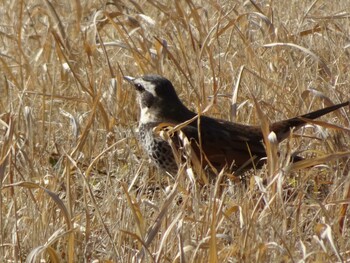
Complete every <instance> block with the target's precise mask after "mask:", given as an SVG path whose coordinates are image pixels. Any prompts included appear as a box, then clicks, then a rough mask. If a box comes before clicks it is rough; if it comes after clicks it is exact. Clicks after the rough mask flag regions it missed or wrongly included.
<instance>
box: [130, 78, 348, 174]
mask: <svg viewBox="0 0 350 263" xmlns="http://www.w3.org/2000/svg"><path fill="white" fill-rule="evenodd" d="M124 79H125V80H127V81H128V82H130V83H131V84H132V85H133V86H134V88H135V90H136V92H137V100H138V104H139V106H140V110H141V114H140V120H139V139H140V141H141V144H142V145H143V147H144V149H145V150H146V152H147V153H148V155H149V157H150V158H151V160H152V161H153V162H154V163H155V164H156V166H158V167H159V168H161V169H163V170H166V171H168V172H170V173H176V172H177V169H178V165H177V162H176V161H175V157H174V151H173V149H172V147H171V145H170V144H169V141H168V140H166V139H164V138H162V137H161V136H159V133H156V132H155V128H156V127H159V125H161V124H162V123H164V124H167V125H171V126H175V125H178V124H181V123H184V122H186V121H189V120H193V121H192V122H190V123H188V124H187V125H186V126H185V127H182V128H181V132H182V133H183V134H185V136H186V137H187V138H188V140H189V141H190V143H191V146H192V148H193V150H194V153H195V154H196V156H197V157H198V158H200V157H201V155H202V157H203V158H201V159H202V160H205V161H204V162H203V165H208V164H209V165H210V166H211V167H214V168H216V169H218V170H221V169H222V168H224V167H233V170H235V169H238V168H239V167H241V166H243V165H246V164H247V163H250V164H251V166H252V165H255V166H258V167H260V166H261V165H262V164H263V163H264V162H263V161H261V160H262V159H266V158H264V157H266V151H265V147H264V139H263V138H264V136H263V132H262V129H261V127H260V126H252V125H245V124H240V123H235V122H229V121H225V120H221V119H216V118H211V117H207V116H202V115H200V116H197V114H196V113H194V112H193V111H191V110H189V109H188V108H187V107H186V106H185V105H184V104H183V103H182V102H181V100H180V99H179V97H178V96H177V94H176V91H175V88H174V86H173V85H172V83H171V82H170V81H169V80H168V79H166V78H164V77H162V76H159V75H145V76H142V77H137V78H134V77H130V76H126V77H124ZM347 105H349V101H347V102H344V103H340V104H337V105H333V106H330V107H327V108H323V109H320V110H317V111H314V112H311V113H307V114H304V115H301V116H298V117H294V118H291V119H287V120H283V121H279V122H275V123H272V124H271V125H270V131H273V132H274V133H275V134H276V137H277V141H278V142H281V141H283V140H284V139H286V138H287V137H288V136H289V135H290V132H291V130H292V129H293V128H294V129H298V128H300V127H302V126H303V125H305V124H306V123H307V119H310V120H311V119H315V118H318V117H320V116H322V115H325V114H327V113H329V112H332V111H334V110H337V109H339V108H341V107H344V106H347ZM196 116H197V118H195V117H196ZM176 136H177V135H176V134H175V135H174V136H173V137H176ZM172 142H173V145H175V147H178V148H179V147H182V146H183V145H182V144H181V140H179V139H178V138H172Z"/></svg>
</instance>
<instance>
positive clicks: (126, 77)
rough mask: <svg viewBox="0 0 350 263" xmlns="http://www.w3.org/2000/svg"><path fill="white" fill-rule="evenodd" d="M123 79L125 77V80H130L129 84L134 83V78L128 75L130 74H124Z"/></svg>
mask: <svg viewBox="0 0 350 263" xmlns="http://www.w3.org/2000/svg"><path fill="white" fill-rule="evenodd" d="M124 79H125V80H126V81H128V82H130V83H131V84H133V83H134V80H135V78H134V77H130V76H124Z"/></svg>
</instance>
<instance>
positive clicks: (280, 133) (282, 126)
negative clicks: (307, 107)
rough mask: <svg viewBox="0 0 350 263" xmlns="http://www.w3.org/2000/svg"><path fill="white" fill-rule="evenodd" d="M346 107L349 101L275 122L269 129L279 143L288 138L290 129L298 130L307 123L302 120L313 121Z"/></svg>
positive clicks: (349, 103)
mask: <svg viewBox="0 0 350 263" xmlns="http://www.w3.org/2000/svg"><path fill="white" fill-rule="evenodd" d="M348 105H350V101H347V102H343V103H340V104H336V105H333V106H329V107H327V108H323V109H320V110H316V111H313V112H310V113H307V114H304V115H300V116H298V117H294V118H291V119H288V120H284V121H280V122H276V123H274V124H272V126H271V127H270V130H271V131H274V132H275V133H276V134H277V138H278V140H279V141H282V140H283V139H285V138H287V137H288V136H289V132H290V129H291V128H293V127H295V128H300V127H301V126H303V125H305V124H306V122H307V121H305V120H304V119H310V120H313V119H316V118H319V117H321V116H323V115H325V114H327V113H330V112H332V111H335V110H337V109H340V108H342V107H345V106H348Z"/></svg>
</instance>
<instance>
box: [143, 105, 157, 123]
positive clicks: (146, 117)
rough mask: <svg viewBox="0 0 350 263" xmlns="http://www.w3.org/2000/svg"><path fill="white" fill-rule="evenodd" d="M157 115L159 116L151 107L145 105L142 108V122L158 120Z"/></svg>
mask: <svg viewBox="0 0 350 263" xmlns="http://www.w3.org/2000/svg"><path fill="white" fill-rule="evenodd" d="M155 116H157V114H154V113H152V110H151V109H150V108H147V107H144V108H142V109H141V117H140V123H149V122H156V121H158V120H157V119H156V117H155Z"/></svg>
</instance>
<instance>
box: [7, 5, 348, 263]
mask: <svg viewBox="0 0 350 263" xmlns="http://www.w3.org/2000/svg"><path fill="white" fill-rule="evenodd" d="M349 10H350V5H349V3H348V1H347V0H339V1H314V2H312V3H310V2H309V1H295V2H293V3H291V4H288V5H287V4H286V2H284V1H268V2H261V3H254V2H253V1H246V2H244V3H243V2H236V1H221V3H218V2H217V1H212V0H210V1H207V2H205V1H192V0H186V1H174V2H171V1H170V2H169V1H168V2H167V1H162V2H161V1H156V0H148V1H143V2H142V3H141V2H139V3H136V2H135V1H130V2H129V1H112V2H105V3H104V4H101V2H98V1H88V2H85V3H83V2H80V1H73V2H68V1H67V2H54V1H48V0H45V1H41V2H40V1H36V0H29V1H18V0H14V1H5V2H4V3H3V8H2V9H1V10H0V12H1V14H0V15H1V16H2V17H3V19H2V23H1V25H0V38H1V43H2V45H1V49H0V70H1V76H2V80H1V83H2V84H1V90H0V91H1V97H0V109H1V116H0V127H1V135H0V140H1V151H0V154H1V155H0V160H1V161H0V179H1V181H0V182H1V185H0V186H1V195H0V206H1V214H0V231H1V233H0V257H1V259H0V260H1V261H2V262H10V261H13V262H19V261H25V260H27V262H39V260H42V261H44V262H45V261H51V262H82V261H88V262H132V261H147V262H185V261H188V262H298V261H313V262H336V261H338V262H340V261H348V260H349V258H350V241H349V240H350V238H349V233H350V225H349V219H348V217H349V211H348V205H349V202H350V172H349V147H350V140H349V132H348V130H349V109H342V110H340V111H338V112H337V113H332V114H329V115H327V116H326V117H324V118H322V121H319V120H317V121H315V122H310V125H307V127H306V128H304V129H302V130H300V131H298V132H297V134H300V135H303V137H300V136H297V135H296V134H293V135H292V136H291V137H290V138H289V139H288V140H287V141H286V142H284V143H282V144H281V145H275V144H274V141H273V140H271V141H269V140H267V142H269V143H267V145H266V147H267V152H268V165H267V167H266V168H264V169H261V170H254V169H253V170H251V171H250V172H248V173H247V174H246V177H247V185H246V186H242V185H240V184H237V183H233V181H231V180H229V179H227V178H233V177H232V175H231V176H230V175H227V174H224V173H223V172H222V173H219V175H218V179H217V180H216V182H211V183H207V184H205V185H202V184H199V183H198V181H197V179H196V177H195V174H193V172H192V170H191V169H187V170H186V169H185V168H186V167H185V166H182V168H181V169H180V170H179V172H178V175H177V176H176V177H175V178H170V177H168V176H164V174H163V173H162V172H159V171H157V170H156V169H154V167H153V166H152V165H151V164H149V162H148V159H147V157H146V156H145V154H144V153H143V151H142V149H141V148H140V145H139V144H138V143H137V140H136V134H135V132H134V131H135V128H136V126H137V116H138V107H137V105H136V103H135V97H134V96H135V95H134V93H133V91H132V90H131V89H130V86H129V85H128V84H127V83H124V82H123V74H125V75H135V76H138V75H142V74H145V73H158V74H161V75H164V76H166V77H167V78H169V79H170V80H171V81H172V82H173V83H174V85H175V87H176V89H177V92H178V93H179V95H180V97H181V99H182V100H183V101H184V103H185V104H186V105H187V106H188V107H190V108H191V109H193V110H196V111H200V112H206V114H208V115H210V116H214V117H220V118H224V119H232V120H235V121H239V122H244V123H250V124H261V125H262V127H268V126H267V124H268V122H273V121H277V120H281V119H284V118H288V117H292V116H295V115H298V114H301V113H305V112H307V111H309V110H311V109H317V108H320V107H322V106H323V105H329V104H330V103H338V102H340V101H344V100H348V99H349V90H350V88H349V82H350V81H349V74H348V72H349V39H348V36H349V33H350V32H349V29H350V19H349V17H350V16H349ZM254 98H256V101H254ZM208 105H210V106H208ZM257 110H258V111H257ZM261 120H263V121H262V122H261ZM311 124H313V125H311ZM316 124H317V125H318V126H315V125H316ZM264 134H265V136H266V137H267V138H272V137H271V135H269V131H268V130H267V129H264ZM269 136H270V137H269ZM272 139H273V138H272ZM270 142H271V143H270ZM277 148H278V150H279V151H280V155H279V156H277V155H276V150H277ZM298 151H300V152H302V155H304V156H305V157H306V159H305V160H304V161H302V162H300V163H298V164H290V161H289V160H290V156H291V155H293V153H294V152H298ZM197 162H200V160H197ZM195 164H196V162H195ZM197 164H198V163H197ZM195 170H196V169H194V171H195ZM197 170H198V169H197ZM264 181H266V183H264Z"/></svg>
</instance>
